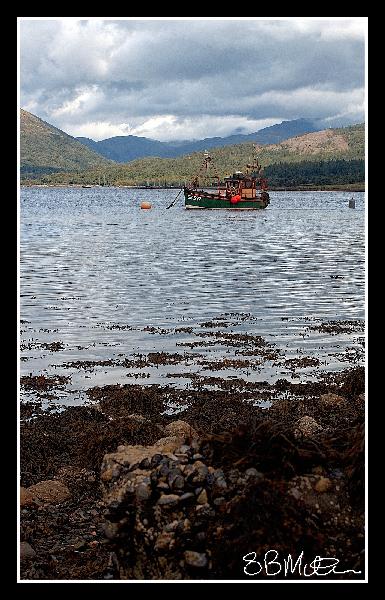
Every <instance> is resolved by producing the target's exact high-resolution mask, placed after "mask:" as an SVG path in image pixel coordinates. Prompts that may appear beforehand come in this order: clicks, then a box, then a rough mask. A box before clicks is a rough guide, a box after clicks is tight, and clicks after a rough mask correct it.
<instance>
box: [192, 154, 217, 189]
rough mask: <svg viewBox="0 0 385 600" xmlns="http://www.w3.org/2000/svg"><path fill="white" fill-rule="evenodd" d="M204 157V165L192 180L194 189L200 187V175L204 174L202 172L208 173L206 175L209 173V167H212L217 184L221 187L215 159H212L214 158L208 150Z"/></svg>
mask: <svg viewBox="0 0 385 600" xmlns="http://www.w3.org/2000/svg"><path fill="white" fill-rule="evenodd" d="M203 157H204V158H203V162H202V164H201V166H200V168H199V171H198V173H197V174H196V175H195V177H194V179H193V180H192V185H193V187H195V188H197V187H198V185H199V175H200V174H201V173H202V171H206V173H207V172H208V170H209V166H211V168H212V170H213V171H214V173H215V175H214V179H216V180H217V183H218V186H219V180H220V177H219V175H218V171H217V169H216V166H215V164H214V163H213V159H212V157H211V156H210V154H209V153H208V151H207V150H205V151H204V153H203Z"/></svg>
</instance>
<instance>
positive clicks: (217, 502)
mask: <svg viewBox="0 0 385 600" xmlns="http://www.w3.org/2000/svg"><path fill="white" fill-rule="evenodd" d="M225 503H226V499H225V498H223V496H219V498H215V500H214V504H215V506H223V504H225Z"/></svg>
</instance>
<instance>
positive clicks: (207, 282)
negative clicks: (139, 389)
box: [20, 188, 365, 401]
mask: <svg viewBox="0 0 385 600" xmlns="http://www.w3.org/2000/svg"><path fill="white" fill-rule="evenodd" d="M176 193H177V192H176V191H175V190H172V191H168V190H154V191H146V190H131V189H122V188H120V189H118V188H105V189H103V188H92V189H83V188H81V189H63V188H62V189H59V188H23V189H22V190H21V202H20V207H21V223H20V257H21V258H20V287H21V302H20V305H21V306H20V317H21V319H22V320H23V323H22V334H21V343H22V344H23V346H22V348H23V350H22V352H21V358H22V362H21V372H22V374H25V373H28V374H29V373H33V374H38V373H43V372H44V373H52V372H55V373H63V374H66V375H72V381H71V384H70V385H69V386H68V389H72V391H74V390H81V389H86V388H87V387H91V386H92V385H95V383H97V384H99V385H101V384H103V383H113V382H124V383H127V382H130V380H128V379H127V369H122V368H118V367H115V368H113V367H111V368H110V369H108V368H100V367H99V368H96V369H95V370H93V371H92V372H88V373H85V372H84V371H82V372H81V373H79V372H78V371H76V370H72V371H71V370H68V369H62V368H61V365H62V364H63V363H66V362H69V361H75V360H83V361H84V360H93V361H95V360H105V359H116V358H117V357H118V356H119V355H124V356H129V355H132V354H135V353H147V352H151V351H162V350H165V351H167V352H176V351H177V352H183V351H184V350H186V348H183V347H180V346H179V344H180V343H182V344H183V343H184V342H186V341H191V334H187V333H183V332H182V333H175V332H174V331H173V332H171V330H172V329H173V328H178V327H181V326H189V327H193V328H199V330H200V331H202V328H201V327H200V325H201V323H202V322H204V321H207V320H211V319H213V318H214V319H215V318H218V317H221V316H222V315H224V314H225V313H236V314H234V315H233V316H232V327H231V329H230V330H232V331H235V332H241V331H247V332H249V333H253V334H257V335H262V336H264V337H266V338H267V339H268V340H269V341H272V342H274V343H275V344H277V345H278V346H279V347H282V348H283V349H285V352H286V354H287V356H290V355H291V354H290V352H293V353H294V352H297V349H298V348H302V351H303V352H304V353H305V354H306V355H313V354H316V355H317V356H320V357H322V358H323V359H325V363H327V366H328V367H331V368H346V366H349V365H347V363H346V359H344V356H345V355H346V352H349V351H350V352H353V350H354V349H355V348H359V347H361V348H362V338H363V333H361V334H357V333H355V334H345V335H337V336H336V335H330V334H321V333H317V332H314V331H313V332H312V333H311V332H309V331H308V330H307V327H308V325H309V321H308V319H309V318H311V319H313V318H314V319H316V320H319V322H325V321H330V320H356V319H363V318H364V282H365V272H364V242H365V240H364V230H365V223H364V220H365V219H364V216H365V212H364V194H363V193H355V194H354V197H355V199H356V209H355V210H352V209H349V208H348V199H349V198H350V197H351V196H352V193H345V192H271V194H270V198H271V204H270V206H269V207H268V208H267V209H266V210H261V211H251V212H243V211H242V212H238V213H235V212H230V211H204V212H203V211H202V212H201V211H196V212H195V211H186V210H184V208H183V204H182V201H180V202H178V203H177V204H176V205H175V207H173V208H171V209H169V210H166V206H167V205H168V204H169V203H170V202H171V201H172V200H173V198H174V197H175V195H176ZM142 200H149V201H150V202H151V203H152V205H153V209H152V210H148V211H145V210H140V208H139V206H140V202H141V201H142ZM245 314H248V315H251V317H253V318H249V319H246V318H243V317H242V315H245ZM24 321H25V322H24ZM149 325H150V326H153V327H157V328H162V329H167V330H168V331H169V335H167V333H164V334H159V332H158V334H157V333H155V334H154V333H151V332H148V331H143V328H145V327H146V326H149ZM116 326H120V327H123V328H119V329H118V328H116ZM54 341H56V342H59V341H60V342H61V343H62V345H63V348H62V349H61V350H60V351H57V352H52V351H51V350H49V349H45V348H44V347H42V346H41V344H47V343H48V344H49V343H52V342H54ZM176 344H178V345H176ZM349 348H350V350H349ZM187 350H190V349H189V348H187ZM214 350H215V351H216V352H218V353H219V354H220V353H221V352H222V353H223V352H226V351H227V352H228V349H227V350H224V349H220V348H218V349H214ZM199 352H202V348H199ZM338 353H340V354H341V356H340V357H339V358H338V357H337V358H336V357H335V356H334V358H333V354H334V355H335V354H338ZM344 353H345V355H344ZM219 354H218V355H219ZM176 368H178V367H176ZM179 368H181V367H179ZM183 369H184V370H186V367H185V366H183V368H182V370H183ZM171 370H172V369H169V371H171ZM148 372H149V374H150V375H151V376H150V377H149V378H148V379H147V380H146V383H147V382H148V383H152V382H154V381H157V382H159V381H161V380H163V383H165V380H164V378H165V377H166V373H165V372H164V370H162V369H154V370H153V371H152V370H151V369H150V370H149V371H148ZM222 375H223V373H222ZM229 375H231V374H229ZM257 376H258V377H261V378H263V377H265V376H266V373H265V372H261V373H259V374H258V375H254V377H257ZM280 376H282V375H280ZM269 377H274V373H273V371H272V370H271V372H270V373H269ZM79 398H80V396H78V400H79ZM68 401H70V400H68ZM71 401H75V400H71Z"/></svg>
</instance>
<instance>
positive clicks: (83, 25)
mask: <svg viewBox="0 0 385 600" xmlns="http://www.w3.org/2000/svg"><path fill="white" fill-rule="evenodd" d="M21 25H22V27H21V32H22V40H21V97H22V101H21V104H22V106H25V107H26V108H27V109H28V107H29V108H31V111H32V112H35V114H38V115H39V116H40V117H42V118H44V119H45V120H47V121H50V122H52V123H54V124H55V125H57V126H58V127H61V126H62V124H63V123H68V122H71V123H72V124H73V125H76V124H79V125H81V124H83V123H85V122H97V121H106V122H109V123H116V124H119V123H131V122H134V123H138V122H140V119H143V120H146V119H148V118H149V117H151V116H153V115H175V116H176V117H178V118H180V119H183V118H185V117H191V116H194V117H196V118H199V117H200V115H213V116H226V115H239V116H240V117H241V116H242V117H248V118H250V119H264V118H287V119H291V118H298V117H302V116H304V117H319V118H327V117H331V116H334V115H337V114H342V113H344V112H349V110H350V109H349V107H351V106H354V107H355V106H356V105H357V102H359V100H358V99H359V97H360V93H359V91H358V90H360V89H362V87H363V85H364V38H363V35H360V34H359V32H358V33H357V32H356V31H354V30H352V32H350V29H349V27H350V24H349V23H344V22H332V23H331V22H325V21H323V22H312V23H309V26H305V27H304V26H302V25H301V24H300V23H296V22H295V21H249V22H247V21H235V20H232V21H88V22H87V21H82V22H73V21H72V22H68V21H23V22H22V23H21ZM82 94H83V95H84V94H85V96H84V101H82ZM77 99H78V101H77ZM71 103H73V108H71V107H72V105H71ZM361 104H362V100H361ZM351 112H352V111H351ZM353 112H354V111H353ZM210 134H211V132H210ZM213 134H214V133H213Z"/></svg>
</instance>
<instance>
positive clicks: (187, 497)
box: [180, 492, 195, 502]
mask: <svg viewBox="0 0 385 600" xmlns="http://www.w3.org/2000/svg"><path fill="white" fill-rule="evenodd" d="M191 498H195V494H193V493H192V492H186V493H185V494H182V496H181V497H180V502H186V501H187V500H191Z"/></svg>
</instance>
